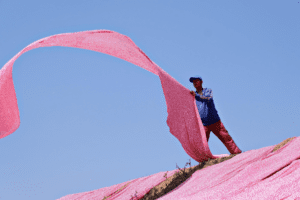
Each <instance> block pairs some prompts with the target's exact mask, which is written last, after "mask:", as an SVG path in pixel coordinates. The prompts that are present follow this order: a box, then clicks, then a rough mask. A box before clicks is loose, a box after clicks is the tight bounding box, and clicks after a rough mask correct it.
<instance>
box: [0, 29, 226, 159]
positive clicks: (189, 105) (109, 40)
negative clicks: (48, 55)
mask: <svg viewBox="0 0 300 200" xmlns="http://www.w3.org/2000/svg"><path fill="white" fill-rule="evenodd" d="M51 46H64V47H75V48H81V49H88V50H93V51H97V52H101V53H105V54H108V55H112V56H115V57H118V58H121V59H124V60H126V61H128V62H130V63H132V64H135V65H137V66H139V67H142V68H143V69H145V70H147V71H149V72H151V73H153V74H155V75H158V76H159V78H160V81H161V85H162V88H163V92H164V95H165V99H166V103H167V111H168V118H167V124H168V126H169V128H170V132H171V133H172V134H173V135H174V136H175V137H176V138H177V139H178V140H179V141H180V143H181V145H182V147H183V148H184V150H185V152H186V153H187V154H188V155H189V156H191V157H192V158H193V159H194V160H196V161H198V162H201V161H203V160H207V159H208V158H211V159H214V158H217V157H223V156H227V155H228V154H221V155H212V154H211V152H210V150H209V147H208V144H207V141H206V135H205V131H204V127H203V125H202V122H201V119H200V116H199V113H198V110H197V107H196V104H195V98H194V97H193V96H192V95H191V94H190V92H189V89H187V88H185V87H184V86H182V85H181V84H180V83H178V82H177V81H176V80H175V79H174V78H173V77H171V76H170V75H169V74H168V73H166V72H165V71H164V70H162V69H161V68H160V67H159V66H157V65H156V64H155V63H154V62H152V61H151V60H150V59H149V58H148V56H147V55H146V54H145V53H144V52H143V51H142V50H141V49H140V48H139V47H138V46H136V45H135V44H134V43H133V41H132V40H131V39H130V38H129V37H127V36H125V35H122V34H120V33H117V32H113V31H108V30H94V31H83V32H76V33H64V34H57V35H53V36H49V37H46V38H42V39H40V40H38V41H35V42H33V43H31V44H30V45H28V46H27V47H25V48H24V49H23V50H22V51H20V52H19V53H18V54H17V55H15V56H14V57H13V58H12V59H11V60H10V61H8V62H7V63H6V64H5V65H4V67H3V68H2V69H1V70H0V138H3V137H6V136H7V135H9V134H11V133H13V132H14V131H16V130H17V129H18V127H19V126H20V116H19V109H18V104H17V98H16V93H15V89H14V85H13V79H12V67H13V64H14V62H15V60H16V59H17V58H18V57H19V56H21V55H22V54H23V53H25V52H27V51H29V50H32V49H35V48H39V47H51Z"/></svg>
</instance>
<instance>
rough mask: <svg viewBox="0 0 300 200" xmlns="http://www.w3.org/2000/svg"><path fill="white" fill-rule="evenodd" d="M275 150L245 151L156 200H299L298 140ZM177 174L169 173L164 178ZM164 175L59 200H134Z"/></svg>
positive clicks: (201, 171)
mask: <svg viewBox="0 0 300 200" xmlns="http://www.w3.org/2000/svg"><path fill="white" fill-rule="evenodd" d="M274 147H275V145H273V146H268V147H264V148H261V149H255V150H251V151H247V152H245V153H243V154H239V155H236V156H235V157H233V158H231V159H230V160H226V161H224V162H221V163H218V164H216V165H212V166H209V167H206V168H204V169H201V170H199V171H196V172H194V173H193V174H192V176H191V177H190V178H188V179H187V180H186V181H184V182H183V183H181V184H180V185H179V186H178V187H176V188H175V189H173V190H172V191H170V192H168V193H167V194H165V195H164V196H162V197H160V198H158V200H174V199H176V200H199V199H201V200H212V199H213V200H227V199H230V200H245V199H251V200H300V161H299V158H300V153H299V152H300V137H297V138H295V139H294V140H292V141H290V142H289V143H288V144H286V145H285V146H283V147H281V148H280V149H279V150H277V151H275V152H272V150H273V149H274ZM177 171H179V170H178V169H176V170H173V171H169V172H168V175H167V177H170V176H172V175H173V174H174V173H175V172H177ZM164 174H165V172H159V173H157V174H153V175H150V176H147V177H141V178H137V179H134V180H130V181H127V182H124V183H122V184H118V185H113V186H111V187H105V188H101V189H98V190H93V191H89V192H83V193H77V194H71V195H66V196H64V197H61V198H60V199H58V200H96V199H103V198H104V196H109V195H112V196H111V197H110V198H108V200H129V199H131V196H134V195H135V193H136V192H137V194H136V196H137V198H133V200H137V199H141V198H142V197H144V195H145V194H147V192H149V191H150V189H151V188H152V187H154V186H156V185H158V184H159V183H161V182H162V181H164V177H163V176H164ZM127 183H129V184H128V185H127V186H126V187H125V188H123V189H121V188H122V186H124V185H126V184H127ZM118 189H120V191H118V192H117V190H118Z"/></svg>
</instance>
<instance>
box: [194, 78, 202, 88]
mask: <svg viewBox="0 0 300 200" xmlns="http://www.w3.org/2000/svg"><path fill="white" fill-rule="evenodd" d="M193 84H194V87H195V88H201V87H202V81H200V80H199V79H195V80H193Z"/></svg>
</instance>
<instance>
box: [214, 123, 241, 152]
mask: <svg viewBox="0 0 300 200" xmlns="http://www.w3.org/2000/svg"><path fill="white" fill-rule="evenodd" d="M211 130H212V132H213V133H214V134H215V135H216V136H217V137H218V138H219V139H220V140H221V141H222V143H223V144H224V145H225V146H226V148H227V149H228V151H229V152H230V153H231V154H238V153H242V151H241V150H240V149H239V148H238V147H237V145H236V144H235V143H234V141H233V139H232V138H231V136H230V135H229V133H228V131H227V130H226V128H225V127H224V125H223V123H222V122H221V120H220V121H218V122H216V123H214V124H212V125H211Z"/></svg>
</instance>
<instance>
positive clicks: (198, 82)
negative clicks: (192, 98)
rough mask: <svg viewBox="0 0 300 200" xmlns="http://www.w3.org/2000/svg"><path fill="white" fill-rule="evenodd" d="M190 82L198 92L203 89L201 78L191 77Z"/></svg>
mask: <svg viewBox="0 0 300 200" xmlns="http://www.w3.org/2000/svg"><path fill="white" fill-rule="evenodd" d="M190 82H191V83H193V85H194V87H195V88H196V90H197V91H199V90H201V89H202V83H203V80H202V78H201V77H200V76H195V77H191V78H190Z"/></svg>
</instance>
